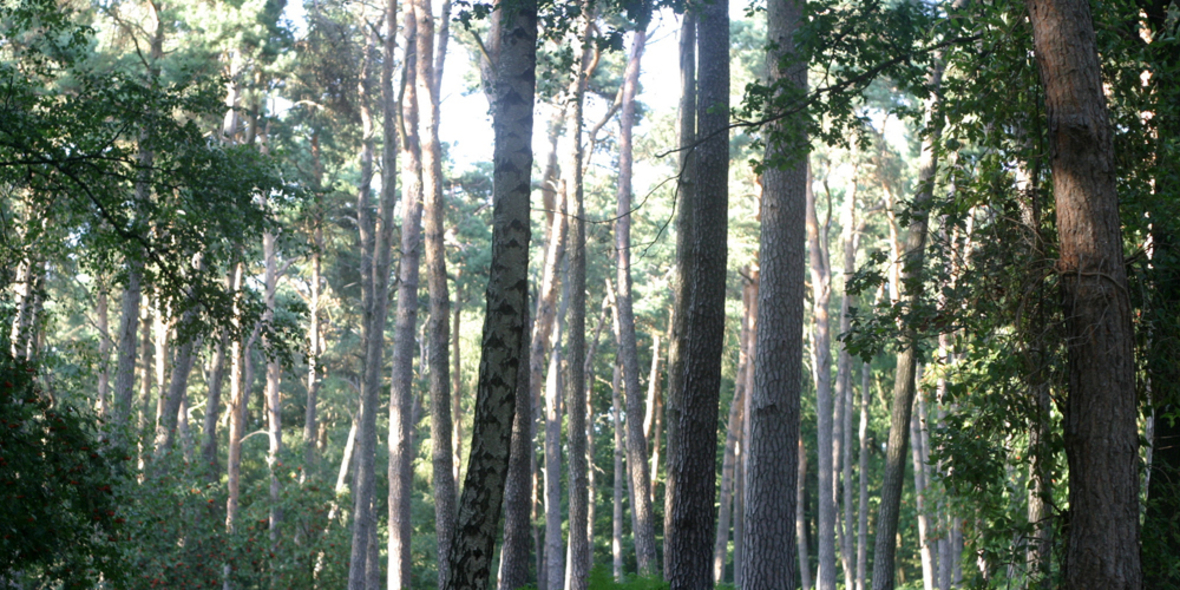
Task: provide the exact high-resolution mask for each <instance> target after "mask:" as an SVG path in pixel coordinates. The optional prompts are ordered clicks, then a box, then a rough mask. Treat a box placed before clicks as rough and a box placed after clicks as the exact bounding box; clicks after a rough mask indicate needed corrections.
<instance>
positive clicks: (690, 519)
mask: <svg viewBox="0 0 1180 590" xmlns="http://www.w3.org/2000/svg"><path fill="white" fill-rule="evenodd" d="M700 17H701V19H700V24H699V27H700V39H699V45H700V64H701V65H700V81H699V89H700V97H699V102H698V104H697V129H698V131H699V133H700V136H701V137H703V138H706V139H704V140H703V141H701V143H700V144H699V145H698V146H697V148H696V152H697V156H696V157H697V159H696V165H695V167H694V168H695V172H696V179H695V180H696V184H697V190H698V191H699V192H698V195H697V197H696V198H695V199H694V200H693V202H692V203H691V204H687V203H686V206H688V207H691V208H692V209H693V213H692V217H693V219H694V220H695V222H694V227H693V235H692V248H691V252H690V256H689V257H688V258H681V259H680V260H681V263H682V264H684V265H685V266H688V267H692V269H691V270H689V271H688V276H689V277H690V278H691V283H690V286H691V292H690V296H689V301H688V305H687V307H686V308H685V309H686V314H687V316H686V318H685V321H686V322H687V326H688V330H687V334H686V335H685V339H686V343H687V348H686V350H684V351H683V352H684V357H683V372H684V383H683V391H682V392H680V394H679V395H678V397H679V400H678V402H679V404H680V407H679V414H680V415H679V417H678V421H679V424H678V425H677V434H676V440H675V442H674V444H675V445H676V446H677V449H676V451H675V453H673V455H674V457H673V460H672V461H671V462H669V463H668V467H669V470H670V471H671V472H674V473H675V477H676V488H675V490H674V495H673V497H672V522H673V530H674V534H673V535H672V536H671V537H668V543H667V551H668V553H670V554H671V556H670V557H669V558H668V562H669V566H670V567H669V569H668V571H666V572H665V575H666V577H667V579H668V582H669V584H670V587H671V590H696V589H707V588H711V587H712V585H713V576H712V572H711V571H710V570H711V569H712V568H711V565H712V559H711V558H712V553H713V540H714V529H715V527H716V520H715V517H716V515H715V513H714V504H713V502H714V495H715V481H716V471H717V466H716V456H717V414H718V398H719V396H720V388H721V353H722V349H723V348H724V335H725V309H724V304H725V276H726V272H725V269H726V258H727V255H728V252H727V238H726V234H727V229H728V221H729V210H728V208H729V190H728V189H729V134H728V133H727V132H726V129H727V127H728V125H729V3H728V1H718V2H713V3H710V4H707V5H705V6H703V7H702V8H701V13H700ZM632 469H634V467H632ZM779 491H780V492H781V489H780V490H779ZM747 532H748V531H747Z"/></svg>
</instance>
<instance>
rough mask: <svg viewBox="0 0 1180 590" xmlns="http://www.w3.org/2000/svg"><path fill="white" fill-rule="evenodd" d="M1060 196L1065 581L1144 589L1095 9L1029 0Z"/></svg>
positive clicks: (1130, 378)
mask: <svg viewBox="0 0 1180 590" xmlns="http://www.w3.org/2000/svg"><path fill="white" fill-rule="evenodd" d="M1028 12H1029V20H1030V21H1031V23H1032V28H1033V48H1034V52H1035V54H1036V58H1037V66H1038V69H1039V71H1040V75H1041V82H1042V84H1043V85H1044V88H1045V110H1046V111H1047V113H1048V129H1049V141H1050V146H1051V148H1052V149H1051V163H1052V170H1053V194H1054V198H1055V200H1056V202H1057V208H1056V210H1057V227H1058V239H1059V241H1060V257H1059V259H1058V261H1057V272H1058V273H1059V275H1060V277H1061V300H1062V302H1063V305H1064V308H1065V329H1066V334H1067V339H1066V345H1067V348H1068V357H1069V363H1068V366H1069V395H1068V398H1067V399H1066V403H1065V412H1064V415H1065V452H1066V456H1067V457H1068V460H1069V506H1070V511H1069V525H1068V531H1069V533H1068V538H1067V540H1066V547H1065V563H1064V565H1063V569H1064V572H1065V583H1064V587H1065V588H1066V589H1067V590H1074V589H1080V588H1108V589H1110V590H1120V589H1123V588H1128V589H1130V588H1136V589H1137V588H1140V587H1142V582H1143V581H1142V571H1141V568H1140V556H1139V477H1138V457H1139V455H1138V447H1139V440H1138V430H1137V424H1136V420H1137V418H1138V413H1137V408H1138V396H1137V394H1136V391H1135V362H1134V350H1133V349H1134V333H1133V332H1132V328H1131V306H1130V300H1129V293H1128V291H1127V276H1126V268H1125V266H1124V264H1123V246H1122V245H1123V242H1122V234H1121V229H1120V225H1119V210H1118V194H1117V192H1116V176H1115V164H1114V154H1113V147H1112V140H1111V126H1110V120H1109V116H1108V114H1107V111H1106V99H1105V97H1104V95H1103V86H1102V71H1101V66H1100V63H1099V60H1098V51H1097V43H1096V41H1095V35H1094V26H1093V23H1092V20H1091V17H1090V5H1089V3H1087V2H1081V1H1079V0H1030V1H1029V2H1028Z"/></svg>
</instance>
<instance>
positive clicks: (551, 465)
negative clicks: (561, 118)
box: [544, 200, 570, 590]
mask: <svg viewBox="0 0 1180 590" xmlns="http://www.w3.org/2000/svg"><path fill="white" fill-rule="evenodd" d="M566 206H567V207H568V206H569V201H568V200H566ZM568 211H569V210H568V209H567V210H566V215H567V216H568ZM568 272H569V271H568V266H567V270H566V274H567V279H566V280H565V281H562V283H563V284H562V289H561V291H562V293H561V304H560V306H559V309H558V312H557V316H556V318H557V329H556V331H554V332H553V346H552V347H551V351H550V353H549V369H548V371H547V372H546V374H545V444H544V450H545V467H544V475H545V477H544V481H545V584H546V588H548V590H561V589H562V588H564V586H565V557H566V556H565V543H564V540H563V537H562V527H561V522H562V518H561V516H562V511H561V507H562V502H561V463H562V461H561V455H562V444H561V423H562V414H563V413H564V411H565V409H564V408H563V407H562V399H561V390H562V381H563V380H564V379H563V376H562V370H561V368H562V358H561V357H562V350H561V337H562V334H563V333H564V328H565V317H566V313H567V312H568V311H569V300H570V288H569V280H568Z"/></svg>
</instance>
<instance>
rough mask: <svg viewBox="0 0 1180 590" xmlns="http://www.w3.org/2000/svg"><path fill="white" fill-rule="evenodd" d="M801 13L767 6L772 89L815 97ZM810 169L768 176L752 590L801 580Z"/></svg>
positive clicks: (751, 517)
mask: <svg viewBox="0 0 1180 590" xmlns="http://www.w3.org/2000/svg"><path fill="white" fill-rule="evenodd" d="M801 10H802V6H801V5H800V4H799V3H797V2H795V1H793V0H771V1H770V2H768V3H767V21H768V35H769V39H770V41H771V43H772V45H775V46H776V47H775V48H774V49H773V50H772V51H770V52H769V53H768V55H767V62H768V64H767V65H768V67H769V69H770V74H771V80H772V82H778V83H782V84H787V85H790V86H793V87H794V88H795V89H798V90H801V91H805V90H806V88H807V78H806V71H805V69H804V68H803V66H802V65H801V64H788V63H784V62H785V60H789V59H790V57H789V56H790V55H792V54H793V53H794V39H793V35H794V31H795V29H796V28H797V27H798V23H799V21H800V19H801V17H802V15H801ZM784 58H785V59H784ZM782 150H783V148H782V147H780V146H778V145H775V144H773V143H772V144H770V145H769V146H768V147H767V153H766V159H767V160H768V161H774V160H776V159H779V160H781V159H782ZM806 166H807V163H806V157H805V156H800V157H798V158H796V159H794V160H793V161H792V163H791V164H789V165H787V166H775V167H772V168H771V169H769V170H767V171H766V173H765V174H763V176H762V213H761V215H762V230H761V236H760V239H759V261H760V264H761V269H760V272H761V275H760V280H761V285H760V287H759V293H758V299H759V302H758V335H757V349H758V352H757V355H756V356H755V357H754V387H753V389H752V391H751V392H750V395H751V397H750V413H749V414H748V415H747V419H748V420H749V421H750V441H749V442H750V448H749V455H748V457H747V472H746V525H745V526H746V533H745V534H746V538H745V548H744V556H743V557H744V564H743V566H742V580H743V588H745V589H749V590H765V589H786V588H791V587H793V585H794V583H795V576H796V573H795V563H796V562H795V555H794V553H795V549H796V544H795V531H794V530H793V529H794V528H795V527H793V526H792V523H793V520H794V519H793V517H794V516H795V513H796V506H795V504H796V502H797V499H796V498H795V496H794V494H791V493H790V492H789V490H794V489H796V484H797V480H798V479H799V476H798V470H797V465H796V463H797V451H796V449H795V447H796V444H797V441H798V440H799V412H800V410H799V406H800V395H801V388H802V378H803V375H802V371H803V367H802V359H803V351H802V342H803V244H804V237H805V227H804V220H805V217H806V213H805V208H806V204H807V202H806V195H805V194H804V191H805V189H806V184H807V168H806ZM798 485H799V486H802V485H803V484H802V483H799V484H798ZM784 490H787V493H784ZM800 547H801V548H802V547H803V545H800ZM805 567H806V566H805Z"/></svg>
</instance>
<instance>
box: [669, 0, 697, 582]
mask: <svg viewBox="0 0 1180 590" xmlns="http://www.w3.org/2000/svg"><path fill="white" fill-rule="evenodd" d="M696 22H697V18H696V14H695V13H694V11H691V10H689V11H685V13H684V19H683V22H682V23H681V25H680V40H679V44H680V47H679V49H680V108H679V112H678V113H677V127H678V129H677V133H678V135H679V138H678V141H679V144H680V153H679V161H678V162H677V170H678V171H679V172H678V174H677V177H676V191H677V195H676V203H677V204H676V206H677V208H676V261H677V262H676V273H675V275H674V277H673V284H672V296H673V302H672V337H671V338H670V339H669V342H668V397H667V399H666V400H665V404H664V422H665V424H667V434H666V437H667V440H668V442H667V458H666V459H665V460H664V461H665V464H666V465H669V466H671V465H672V463H673V462H674V461H675V457H676V449H677V447H678V445H679V444H680V443H679V437H678V433H679V426H680V398H681V392H682V391H683V390H684V360H683V359H684V354H685V352H686V351H687V350H688V320H687V317H688V316H687V313H688V301H689V289H690V288H691V286H692V282H693V278H692V275H691V273H692V268H691V267H690V265H689V264H688V263H687V260H688V259H689V256H691V254H692V253H691V247H692V246H691V244H692V233H693V221H692V215H693V211H692V204H693V203H694V202H695V201H696V193H697V189H696V177H695V175H694V174H693V173H692V170H693V166H694V163H695V162H696V156H695V152H696V150H694V149H691V148H690V147H689V146H691V145H693V144H694V143H695V142H696V128H697V126H696V120H697V119H696V112H697V102H696V88H697V84H696V63H697V62H696V43H697V42H696V39H697V36H696V30H697V24H696ZM675 497H676V473H675V472H674V471H673V470H672V469H666V470H665V475H664V546H665V549H664V572H665V573H666V572H667V571H668V570H669V566H670V563H671V561H670V560H671V557H672V555H671V554H670V553H669V552H668V551H667V540H668V539H670V538H672V537H674V536H676V534H677V532H676V523H675V522H673V521H672V501H673V498H675Z"/></svg>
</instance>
